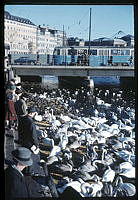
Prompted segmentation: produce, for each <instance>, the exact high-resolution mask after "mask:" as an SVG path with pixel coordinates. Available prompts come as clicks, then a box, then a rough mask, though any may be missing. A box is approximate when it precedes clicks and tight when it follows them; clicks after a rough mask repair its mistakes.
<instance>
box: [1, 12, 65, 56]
mask: <svg viewBox="0 0 138 200" xmlns="http://www.w3.org/2000/svg"><path fill="white" fill-rule="evenodd" d="M64 40H65V41H66V40H67V39H66V34H65V33H64ZM4 43H5V45H9V47H10V50H9V53H10V54H44V55H46V54H48V55H53V51H54V48H55V47H56V46H62V45H63V31H60V30H52V29H49V28H48V27H41V26H40V25H39V26H36V25H35V24H34V23H33V22H31V21H30V20H29V19H25V18H21V17H17V16H13V15H11V14H10V13H9V12H7V11H5V15H4Z"/></svg>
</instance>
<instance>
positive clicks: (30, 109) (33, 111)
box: [27, 106, 37, 118]
mask: <svg viewBox="0 0 138 200" xmlns="http://www.w3.org/2000/svg"><path fill="white" fill-rule="evenodd" d="M27 111H28V115H29V116H30V117H32V118H34V116H35V115H36V114H37V110H36V108H35V107H33V106H31V107H28V109H27Z"/></svg>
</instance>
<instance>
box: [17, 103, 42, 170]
mask: <svg viewBox="0 0 138 200" xmlns="http://www.w3.org/2000/svg"><path fill="white" fill-rule="evenodd" d="M36 113H37V111H36V108H35V107H32V106H31V107H29V108H28V109H27V113H26V114H25V115H24V116H23V117H21V118H20V123H19V125H18V138H19V140H18V141H19V144H20V145H21V146H23V147H26V148H28V149H30V150H31V152H32V159H33V165H32V166H31V167H30V168H28V170H29V172H28V173H29V174H30V173H31V174H32V173H34V174H36V173H39V174H40V173H41V172H42V170H41V169H40V165H39V162H40V154H39V140H38V136H37V128H36V125H35V123H34V120H33V118H34V116H35V115H36Z"/></svg>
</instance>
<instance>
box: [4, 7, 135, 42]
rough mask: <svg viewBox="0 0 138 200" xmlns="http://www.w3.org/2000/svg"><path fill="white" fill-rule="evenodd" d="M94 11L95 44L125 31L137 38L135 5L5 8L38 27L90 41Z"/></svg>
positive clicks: (93, 36) (92, 33) (93, 32)
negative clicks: (101, 39) (46, 27)
mask: <svg viewBox="0 0 138 200" xmlns="http://www.w3.org/2000/svg"><path fill="white" fill-rule="evenodd" d="M90 8H91V40H93V39H97V38H101V37H107V38H111V37H113V36H114V35H115V34H116V33H117V32H119V31H123V32H124V34H125V35H127V34H131V35H134V12H133V5H5V11H8V12H9V13H10V14H12V15H14V16H19V17H23V18H27V19H30V20H31V21H32V22H33V23H34V24H36V25H45V26H47V25H48V26H49V28H53V29H56V30H63V26H64V31H65V32H66V34H67V37H78V38H82V39H85V40H88V38H89V19H90Z"/></svg>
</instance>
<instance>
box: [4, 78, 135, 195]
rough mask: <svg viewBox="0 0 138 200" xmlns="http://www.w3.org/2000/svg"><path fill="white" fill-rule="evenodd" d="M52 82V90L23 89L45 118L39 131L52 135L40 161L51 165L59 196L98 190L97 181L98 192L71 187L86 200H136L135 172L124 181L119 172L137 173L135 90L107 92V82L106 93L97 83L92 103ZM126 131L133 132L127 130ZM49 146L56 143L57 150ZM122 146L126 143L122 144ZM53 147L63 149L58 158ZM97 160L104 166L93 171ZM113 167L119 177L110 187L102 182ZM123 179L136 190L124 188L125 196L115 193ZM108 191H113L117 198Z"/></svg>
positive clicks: (84, 95)
mask: <svg viewBox="0 0 138 200" xmlns="http://www.w3.org/2000/svg"><path fill="white" fill-rule="evenodd" d="M49 80H50V81H49V85H51V86H53V89H50V88H49V89H48V88H47V87H46V88H44V87H41V85H37V84H36V83H33V84H26V83H23V88H24V89H25V90H26V91H27V92H28V93H29V94H30V97H29V99H28V100H27V104H28V105H34V106H36V108H37V110H38V114H39V116H42V121H37V120H36V124H37V125H38V126H39V128H40V130H41V131H43V130H45V131H46V133H47V134H46V135H47V136H46V138H42V140H41V142H40V153H41V158H42V159H44V160H45V161H46V163H47V164H48V168H49V172H50V173H51V175H52V176H53V177H54V181H55V183H56V188H57V190H58V192H59V194H60V195H62V193H63V191H64V189H65V188H66V187H67V185H71V184H75V183H76V184H77V185H78V186H79V185H80V184H83V185H85V184H86V185H88V183H89V187H93V184H94V182H95V183H96V179H94V177H95V175H96V176H97V177H98V180H99V181H98V183H101V187H100V189H99V191H98V192H96V193H94V194H93V193H92V194H91V193H82V192H79V190H77V189H76V188H75V187H74V186H73V185H72V187H73V189H75V190H76V191H78V193H80V195H81V196H84V197H88V196H90V197H92V196H95V197H98V196H102V197H106V196H115V195H116V196H117V197H118V196H119V195H122V196H133V195H134V194H135V175H134V171H133V172H130V177H127V175H124V174H123V175H121V173H122V172H123V173H124V171H118V170H119V169H118V167H119V166H120V165H121V164H122V163H124V162H130V163H131V165H132V166H133V168H132V169H133V170H134V168H135V90H134V89H127V90H126V89H124V90H123V89H122V88H120V87H117V85H116V87H113V86H112V87H109V84H108V85H106V87H105V85H103V82H102V86H101V87H99V86H98V87H97V86H96V82H95V88H94V91H93V96H92V98H91V96H89V92H88V91H86V90H85V89H84V88H81V89H59V88H56V87H55V85H56V84H55V83H56V80H57V79H53V81H51V80H52V77H50V78H49ZM111 81H112V79H111ZM117 84H118V82H117ZM103 86H104V87H103ZM51 88H52V87H51ZM127 127H129V128H130V130H132V131H129V130H127ZM15 136H16V137H17V133H16V134H15ZM62 136H64V137H63V138H62ZM14 139H16V138H14ZM12 140H13V139H12ZM48 140H49V141H53V142H54V146H53V147H52V146H50V144H49V143H48ZM122 141H125V143H124V142H123V143H124V144H122ZM60 145H61V146H60ZM62 145H64V146H62ZM54 147H59V148H61V149H60V151H59V152H56V151H55V152H53V151H52V149H54ZM7 148H8V149H9V147H7ZM12 148H14V145H13V147H12ZM105 152H106V153H105ZM121 152H122V153H121ZM123 152H124V154H123ZM52 154H53V155H52ZM129 155H130V159H131V161H130V160H129ZM89 160H91V161H92V163H91V164H90V163H89ZM96 160H100V161H101V162H102V163H101V165H97V167H98V168H97V169H96V170H94V169H93V167H94V166H93V164H94V162H95V161H96ZM105 160H106V162H105ZM108 166H110V167H111V169H112V170H113V171H114V173H115V174H114V175H115V176H114V177H113V180H112V181H111V183H109V182H108V181H107V182H106V181H104V178H103V177H104V172H105V171H106V170H107V168H108ZM101 167H102V168H101ZM116 168H117V169H116ZM76 170H77V171H76ZM128 171H129V170H128ZM118 177H121V179H122V181H123V182H124V183H128V184H130V186H131V184H132V185H133V187H132V188H133V189H132V188H131V189H130V188H129V189H128V191H127V192H128V193H127V192H126V191H124V190H123V188H121V189H120V190H122V193H120V192H119V190H118V189H117V188H116V187H115V184H116V181H117V179H118ZM80 179H81V182H80ZM75 181H76V182H75ZM74 182H75V183H74ZM106 187H112V193H111V191H107V190H106V189H105V188H106Z"/></svg>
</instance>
